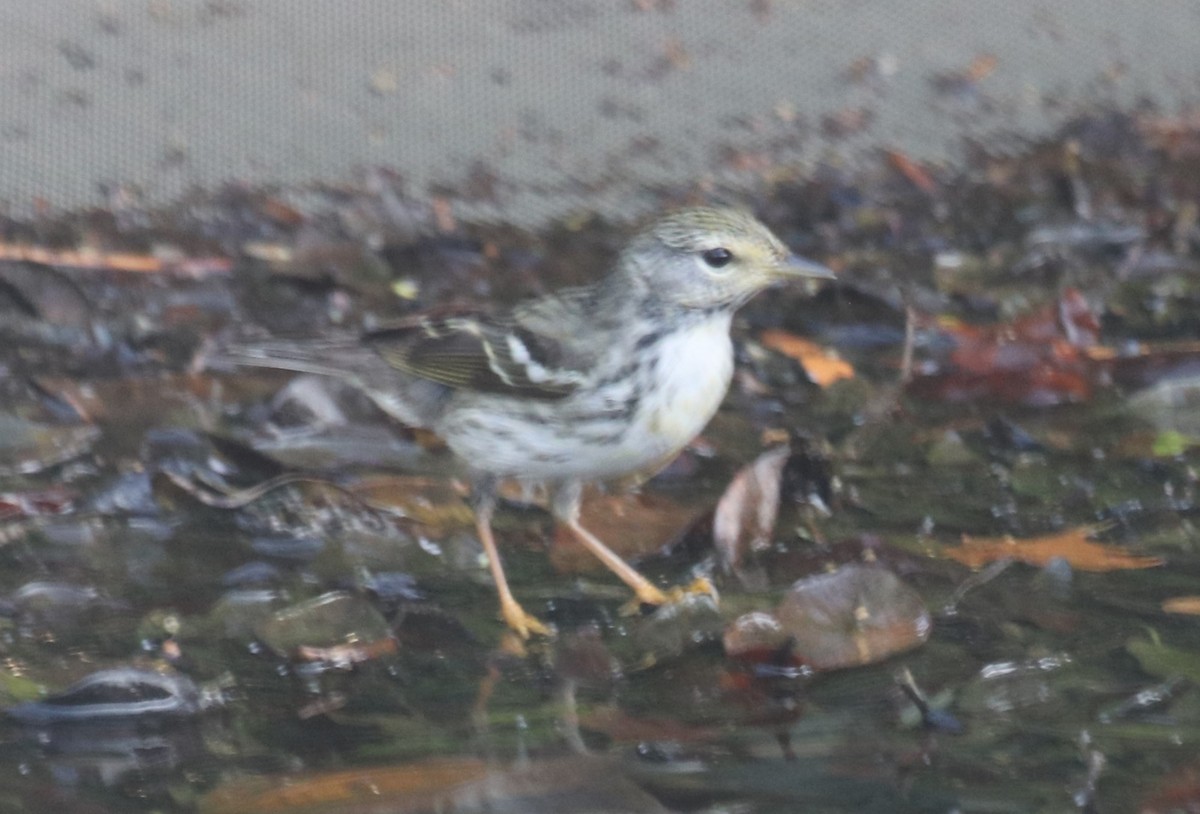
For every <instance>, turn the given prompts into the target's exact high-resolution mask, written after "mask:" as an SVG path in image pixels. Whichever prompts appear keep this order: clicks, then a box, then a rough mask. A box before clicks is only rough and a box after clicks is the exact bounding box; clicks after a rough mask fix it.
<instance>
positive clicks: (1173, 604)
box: [1162, 596, 1200, 616]
mask: <svg viewBox="0 0 1200 814" xmlns="http://www.w3.org/2000/svg"><path fill="white" fill-rule="evenodd" d="M1162 609H1163V611H1164V612H1166V613H1185V614H1188V615H1189V616H1200V596H1173V597H1171V598H1170V599H1164V600H1163V603H1162Z"/></svg>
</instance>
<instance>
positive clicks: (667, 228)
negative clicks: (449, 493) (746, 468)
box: [233, 207, 833, 637]
mask: <svg viewBox="0 0 1200 814" xmlns="http://www.w3.org/2000/svg"><path fill="white" fill-rule="evenodd" d="M832 276H833V275H832V273H831V272H830V271H829V270H828V269H826V268H825V267H823V266H821V265H818V264H816V263H812V262H809V261H807V260H804V259H801V258H799V257H796V256H795V255H793V254H792V253H791V252H790V251H788V249H787V248H786V247H785V246H784V244H783V243H782V242H781V241H780V240H779V239H778V238H777V237H775V235H773V234H772V233H771V232H770V230H768V229H767V227H766V226H764V225H763V224H762V223H760V222H759V221H758V220H756V219H755V218H754V217H753V216H752V215H750V214H748V213H745V212H742V211H740V210H735V209H719V208H707V207H698V208H691V209H683V210H679V211H676V212H673V213H669V214H667V215H665V216H663V217H661V218H659V219H658V220H656V221H654V222H652V223H651V224H650V225H649V226H648V227H646V228H645V229H643V230H642V231H640V232H639V233H638V234H637V235H636V236H634V237H633V239H632V240H631V241H630V242H629V244H628V245H627V246H626V247H625V249H624V250H623V251H622V252H621V253H620V255H619V257H618V258H617V261H616V266H615V269H614V270H613V272H612V273H611V274H610V275H609V276H608V277H606V278H604V279H602V280H600V281H598V282H595V283H593V284H591V285H586V286H581V287H577V288H570V289H566V290H563V291H560V292H557V293H555V294H551V295H548V296H543V297H539V298H537V299H533V300H529V301H527V302H524V303H521V304H519V305H517V306H516V307H515V308H512V309H511V310H509V311H507V312H505V313H499V314H491V315H481V314H476V315H456V316H438V317H434V316H425V317H414V318H410V319H407V320H405V321H403V322H401V323H397V324H394V325H391V326H389V327H386V328H384V329H381V330H376V331H372V332H370V333H369V334H367V335H365V336H362V337H355V338H353V339H351V340H332V341H324V342H314V343H301V344H298V343H288V344H286V345H285V344H280V343H272V344H270V345H263V346H259V347H256V348H242V349H240V350H239V351H235V352H234V353H233V358H234V359H235V360H236V361H238V362H239V363H241V364H250V365H261V366H267V367H276V368H283V369H290V370H297V371H303V372H309V373H319V374H324V375H331V376H337V377H339V378H341V379H343V380H345V381H347V382H349V383H350V384H351V385H353V386H355V387H357V388H359V389H361V390H362V391H363V392H364V393H366V394H367V395H368V396H369V397H370V398H371V399H372V400H373V401H374V402H375V403H376V404H377V405H378V406H379V407H380V408H381V409H382V410H383V411H384V412H386V413H388V414H389V415H391V416H393V417H394V418H396V419H399V420H400V421H401V422H403V423H406V424H408V425H410V426H417V427H424V428H428V429H431V430H432V431H434V432H435V433H436V434H438V435H439V436H441V437H442V438H443V439H444V440H445V442H446V444H447V445H448V446H449V447H450V449H451V450H452V451H453V452H454V453H455V454H456V455H457V456H458V457H459V458H461V459H462V461H463V462H464V463H465V464H466V466H467V467H468V468H469V470H470V471H471V473H472V475H473V481H472V487H473V492H472V493H473V501H472V503H473V506H474V510H475V516H476V527H477V531H478V534H479V539H480V541H481V542H482V544H483V547H484V550H485V551H486V552H487V557H488V561H489V563H490V566H491V572H492V577H493V578H494V580H495V583H496V588H497V590H498V592H499V595H500V610H501V614H502V616H503V618H504V621H505V622H506V623H507V624H508V626H509V627H510V628H512V629H513V630H514V631H516V632H517V633H519V634H520V635H521V636H523V637H527V636H529V635H530V634H531V633H536V634H548V633H549V630H548V628H547V627H546V626H545V625H544V624H543V623H542V622H541V621H539V620H538V619H537V618H536V617H535V616H533V615H531V614H529V613H527V612H526V611H525V610H524V609H523V608H522V607H521V606H520V605H519V604H518V603H517V601H516V600H515V599H514V598H513V595H512V592H511V591H510V589H509V587H508V583H507V580H506V579H505V576H504V570H503V566H502V564H501V561H500V556H499V554H498V552H497V550H496V542H495V539H494V537H493V535H492V529H491V519H492V514H493V511H494V509H495V505H496V486H497V482H498V481H499V480H500V479H502V478H514V479H516V480H518V481H521V482H523V483H525V484H532V485H539V484H540V485H544V486H546V487H547V488H548V489H549V490H550V492H551V495H552V500H551V508H552V511H553V513H554V516H555V517H556V518H557V519H558V520H559V521H560V522H562V523H563V524H565V526H566V527H567V528H568V529H569V530H570V531H571V533H572V534H573V535H574V536H575V537H576V538H577V539H578V540H579V541H580V543H582V544H583V545H584V546H585V547H587V548H588V549H589V550H590V551H591V552H592V553H593V554H595V555H596V556H597V557H598V558H599V559H600V560H601V561H602V562H603V563H604V564H605V565H606V566H607V567H608V568H609V569H611V570H612V571H613V573H615V574H616V575H617V576H618V577H620V578H621V579H622V580H623V581H624V582H625V583H626V584H628V585H629V586H630V587H631V588H632V589H633V591H634V592H635V593H636V595H637V598H638V599H639V600H640V601H641V602H644V603H647V604H651V605H661V604H663V603H665V602H666V601H668V596H667V595H666V594H665V593H664V592H663V591H662V590H660V589H659V588H657V587H656V586H655V585H653V584H652V583H650V581H649V580H647V579H646V578H645V577H643V576H642V575H641V574H639V573H638V572H637V571H636V570H635V569H634V568H632V567H631V566H630V565H628V564H627V563H626V562H625V561H624V560H622V559H621V558H620V557H619V556H618V555H617V554H615V553H614V552H613V551H612V550H610V549H609V548H608V547H607V546H606V545H604V543H603V542H601V541H600V540H599V539H598V538H597V537H595V535H593V534H592V533H590V532H589V531H588V530H587V529H585V528H584V527H583V526H581V525H580V523H579V506H580V495H581V491H582V487H583V484H584V483H585V482H587V481H607V480H616V479H623V478H626V477H628V476H631V475H637V474H652V473H653V472H654V471H656V470H657V469H658V468H660V467H662V466H663V465H665V464H666V463H668V462H669V461H670V460H671V459H672V458H673V457H674V456H675V455H676V454H677V453H678V452H679V451H680V450H681V449H682V448H683V447H684V445H685V444H687V443H688V442H689V441H691V440H692V439H693V438H694V437H695V436H696V435H697V434H698V433H699V432H700V431H701V430H702V429H703V428H704V426H705V424H707V423H708V421H709V419H710V418H712V416H713V413H715V412H716V410H717V407H718V406H719V405H720V403H721V400H722V399H723V398H724V396H725V392H726V390H727V389H728V387H729V382H730V378H731V376H732V374H733V345H732V342H731V340H730V336H729V329H730V322H731V320H732V318H733V313H734V311H736V310H737V309H738V308H739V307H740V306H741V305H742V304H744V303H745V302H746V301H747V300H749V299H750V298H751V297H752V296H754V295H755V294H757V293H758V292H759V291H762V290H763V289H765V288H767V287H769V286H771V285H773V284H776V283H780V282H784V281H788V280H792V279H796V278H818V279H828V278H832Z"/></svg>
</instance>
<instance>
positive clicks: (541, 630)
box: [500, 602, 554, 640]
mask: <svg viewBox="0 0 1200 814" xmlns="http://www.w3.org/2000/svg"><path fill="white" fill-rule="evenodd" d="M500 614H501V615H502V616H503V617H504V623H505V624H506V625H508V627H509V628H510V629H511V630H512V631H513V632H514V633H516V634H517V635H518V636H520V637H521V638H522V639H523V640H527V639H528V638H529V637H530V636H547V637H549V636H553V635H554V629H553V628H551V627H549V626H548V625H546V623H544V622H543V621H542V620H541V619H538V618H537V617H536V616H533V615H532V614H529V613H526V611H525V609H524V608H522V607H521V606H520V605H518V604H517V603H516V602H513V603H512V604H506V605H504V607H502V608H501V609H500Z"/></svg>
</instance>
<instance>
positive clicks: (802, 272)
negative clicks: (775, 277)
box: [777, 254, 836, 280]
mask: <svg viewBox="0 0 1200 814" xmlns="http://www.w3.org/2000/svg"><path fill="white" fill-rule="evenodd" d="M777 268H778V271H779V276H780V277H782V278H788V277H807V278H809V279H812V280H833V279H836V278H835V275H834V273H833V272H832V271H830V270H829V269H828V268H826V267H825V266H822V265H821V264H820V263H814V262H813V261H811V260H805V259H804V258H803V257H800V256H799V255H795V254H789V255H788V256H787V257H786V258H784V259H783V260H782V261H781V262H780V263H779V265H778V267H777Z"/></svg>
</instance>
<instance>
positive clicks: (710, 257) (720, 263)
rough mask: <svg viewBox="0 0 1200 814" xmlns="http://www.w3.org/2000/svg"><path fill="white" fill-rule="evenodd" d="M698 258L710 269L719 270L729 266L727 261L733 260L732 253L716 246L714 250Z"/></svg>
mask: <svg viewBox="0 0 1200 814" xmlns="http://www.w3.org/2000/svg"><path fill="white" fill-rule="evenodd" d="M700 256H701V257H703V258H704V262H705V263H708V265H709V266H710V267H711V268H715V269H719V268H723V267H724V266H727V265H729V261H730V260H732V259H733V252H731V251H729V249H725V248H722V247H720V246H718V247H717V248H715V249H709V250H708V251H706V252H704V253H703V254H701V255H700Z"/></svg>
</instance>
